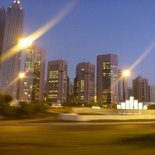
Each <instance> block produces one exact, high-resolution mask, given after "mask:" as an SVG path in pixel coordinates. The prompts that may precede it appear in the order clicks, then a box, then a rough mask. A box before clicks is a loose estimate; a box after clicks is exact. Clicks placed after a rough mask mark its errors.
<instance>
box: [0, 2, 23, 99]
mask: <svg viewBox="0 0 155 155" xmlns="http://www.w3.org/2000/svg"><path fill="white" fill-rule="evenodd" d="M1 12H2V11H1ZM3 12H4V10H3ZM1 15H2V13H1ZM22 32H23V9H22V6H21V3H20V1H19V0H14V2H13V4H12V5H10V6H9V8H8V9H7V12H6V14H5V26H4V35H3V39H1V40H3V42H2V45H1V46H2V51H1V54H2V55H3V56H4V54H5V53H6V52H7V51H8V50H10V49H11V48H12V47H14V46H15V45H17V43H18V42H19V39H20V38H21V37H22ZM9 55H10V57H9V58H7V59H6V60H5V61H3V62H2V61H1V65H0V66H1V67H0V75H1V76H0V91H2V92H4V93H7V94H10V95H12V96H13V97H14V98H15V99H16V98H17V92H18V91H17V89H18V76H19V72H20V59H21V52H17V53H16V54H15V53H14V54H13V53H10V54H9ZM2 75H3V76H2Z"/></svg>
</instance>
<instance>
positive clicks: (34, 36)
mask: <svg viewBox="0 0 155 155" xmlns="http://www.w3.org/2000/svg"><path fill="white" fill-rule="evenodd" d="M76 1H77V0H73V1H71V2H70V3H69V4H68V5H67V6H66V7H65V8H64V9H63V10H62V11H61V12H60V13H59V14H58V15H57V16H56V17H55V18H54V19H52V20H50V21H49V22H47V23H46V24H45V25H43V26H42V27H41V28H39V29H38V30H36V31H35V32H34V33H32V34H31V35H30V36H28V37H27V38H25V39H24V40H22V41H20V42H19V44H17V45H16V46H14V47H13V48H11V49H9V50H8V51H6V52H4V54H2V56H1V58H0V59H1V63H3V62H4V61H6V60H7V59H9V58H10V57H12V56H13V55H15V54H16V53H18V52H20V51H21V50H22V49H24V48H26V47H27V46H28V45H30V44H31V43H32V42H34V41H35V40H37V39H38V38H40V37H41V36H42V35H44V34H45V33H46V32H47V31H49V30H50V29H52V28H53V27H54V26H55V25H56V24H58V23H59V22H60V21H61V20H62V19H63V18H64V17H65V16H66V15H67V14H68V13H69V12H70V11H71V9H72V8H73V7H74V5H75V4H76Z"/></svg>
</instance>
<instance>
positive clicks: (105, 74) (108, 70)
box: [97, 54, 118, 104]
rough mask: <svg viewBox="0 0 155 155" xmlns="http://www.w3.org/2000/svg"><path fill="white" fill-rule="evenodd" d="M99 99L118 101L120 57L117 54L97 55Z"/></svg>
mask: <svg viewBox="0 0 155 155" xmlns="http://www.w3.org/2000/svg"><path fill="white" fill-rule="evenodd" d="M97 101H98V103H101V104H116V103H118V57H117V55H115V54H106V55H99V56H97Z"/></svg>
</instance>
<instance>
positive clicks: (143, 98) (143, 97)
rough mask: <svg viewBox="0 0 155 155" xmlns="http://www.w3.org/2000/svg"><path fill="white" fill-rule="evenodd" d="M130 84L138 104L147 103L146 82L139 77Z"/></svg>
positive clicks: (147, 91) (147, 90)
mask: <svg viewBox="0 0 155 155" xmlns="http://www.w3.org/2000/svg"><path fill="white" fill-rule="evenodd" d="M132 84H133V85H132V88H133V96H134V98H135V99H137V100H138V101H139V102H149V86H148V80H147V79H145V78H143V77H142V76H140V75H139V76H138V77H137V78H135V79H133V81H132Z"/></svg>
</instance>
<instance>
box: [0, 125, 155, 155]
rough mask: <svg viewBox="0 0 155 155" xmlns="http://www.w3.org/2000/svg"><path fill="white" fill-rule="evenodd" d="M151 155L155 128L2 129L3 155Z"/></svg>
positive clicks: (0, 148) (0, 147)
mask: <svg viewBox="0 0 155 155" xmlns="http://www.w3.org/2000/svg"><path fill="white" fill-rule="evenodd" d="M101 154H102V155H104V154H105V155H131V154H132V155H135V154H138V155H139V154H141V155H151V154H155V128H154V127H146V126H145V125H143V127H142V126H133V125H119V126H117V127H115V126H109V127H104V126H95V125H94V126H50V125H48V124H46V125H37V124H36V125H35V124H30V125H25V124H24V125H17V126H13V125H12V126H11V125H6V126H0V155H101Z"/></svg>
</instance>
